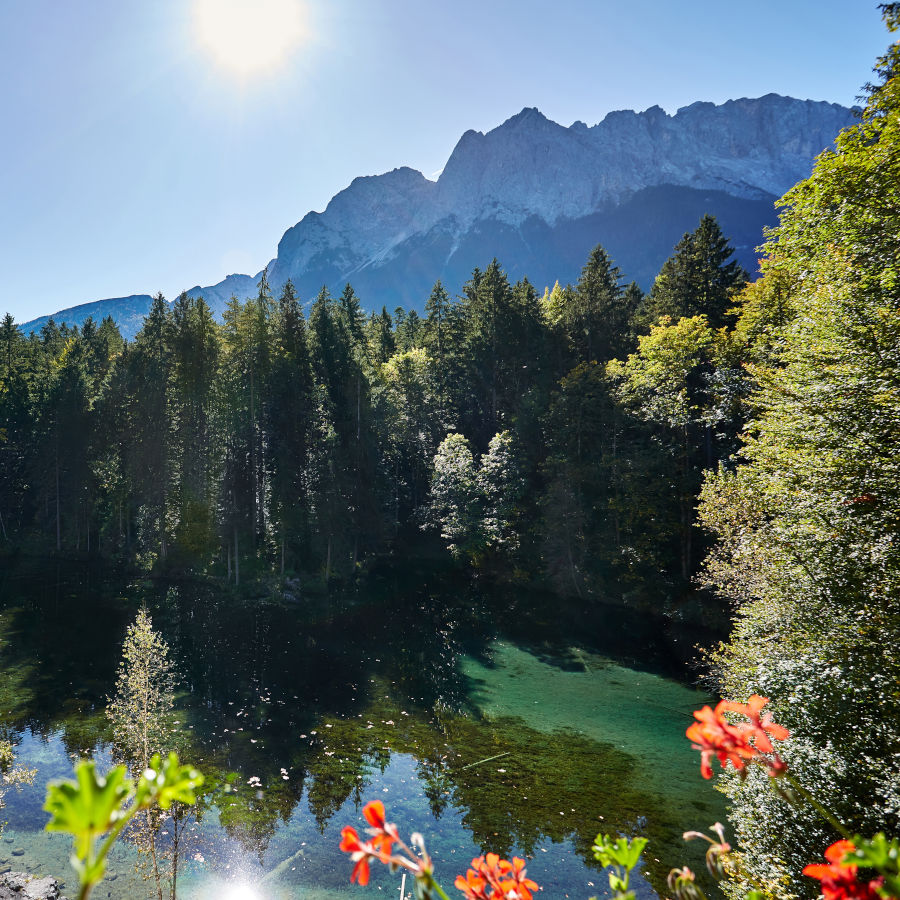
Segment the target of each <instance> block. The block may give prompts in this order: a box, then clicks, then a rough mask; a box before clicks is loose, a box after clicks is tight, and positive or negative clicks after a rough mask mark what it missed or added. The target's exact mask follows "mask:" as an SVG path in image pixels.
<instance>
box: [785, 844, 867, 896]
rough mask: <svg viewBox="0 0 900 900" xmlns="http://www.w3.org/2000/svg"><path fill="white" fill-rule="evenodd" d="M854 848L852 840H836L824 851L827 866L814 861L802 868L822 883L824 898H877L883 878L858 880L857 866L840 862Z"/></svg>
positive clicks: (806, 873)
mask: <svg viewBox="0 0 900 900" xmlns="http://www.w3.org/2000/svg"><path fill="white" fill-rule="evenodd" d="M855 849H856V847H855V846H854V845H853V842H852V841H836V842H835V843H833V844H832V845H831V846H830V847H829V848H828V849H827V850H826V851H825V859H827V860H828V865H827V866H826V865H823V864H822V863H814V864H812V865H808V866H806V868H804V870H803V874H804V875H808V876H809V877H810V878H815V879H817V880H818V881H820V882H821V883H822V896H823V897H824V898H825V900H879V894H878V888H879V887H881V885H882V883H883V882H884V879H883V878H873V879H872V880H871V881H860V880H859V879H858V878H857V877H856V872H857V866H855V865H854V864H853V863H844V862H842V860H843V859H844V857H845V856H846V855H847V854H848V853H852V852H853V851H854V850H855Z"/></svg>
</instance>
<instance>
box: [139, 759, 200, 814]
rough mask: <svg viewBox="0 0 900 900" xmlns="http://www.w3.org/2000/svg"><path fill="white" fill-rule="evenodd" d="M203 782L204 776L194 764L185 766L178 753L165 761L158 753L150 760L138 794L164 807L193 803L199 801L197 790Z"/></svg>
mask: <svg viewBox="0 0 900 900" xmlns="http://www.w3.org/2000/svg"><path fill="white" fill-rule="evenodd" d="M202 784H203V776H202V775H201V774H200V773H199V772H198V771H197V770H196V769H195V768H194V767H193V766H183V765H181V764H180V763H179V761H178V755H177V754H176V753H170V754H169V755H168V757H167V758H166V760H165V761H163V760H162V759H161V758H160V755H159V754H158V753H157V754H156V755H155V756H154V757H153V759H152V760H150V768H149V769H146V770H145V772H144V774H143V775H142V776H141V778H140V781H139V782H138V789H137V795H138V798H140V799H141V800H142V801H143V800H144V797H146V798H148V800H151V801H155V802H156V803H157V804H158V805H159V806H160V807H161V808H162V809H168V808H169V807H170V806H171V805H172V804H173V803H185V804H187V805H192V804H194V803H196V802H197V797H196V794H195V790H196V789H197V788H199V787H200V786H201V785H202Z"/></svg>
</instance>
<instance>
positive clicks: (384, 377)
mask: <svg viewBox="0 0 900 900" xmlns="http://www.w3.org/2000/svg"><path fill="white" fill-rule="evenodd" d="M730 256H731V248H730V247H729V246H728V244H727V241H726V239H725V238H724V237H723V235H722V234H721V233H720V231H719V228H718V226H717V224H716V222H715V221H714V220H713V219H711V218H709V217H707V218H705V219H704V220H703V221H702V222H701V223H700V225H699V227H698V228H697V230H696V231H695V232H693V233H692V234H687V235H685V236H684V239H683V240H682V241H681V243H680V244H679V245H678V246H677V247H676V248H675V251H674V254H673V256H672V258H671V259H670V260H669V261H668V262H667V263H666V265H665V267H664V268H663V270H662V272H661V273H660V276H659V278H658V279H657V282H656V284H655V286H654V288H653V290H652V291H651V292H650V293H649V294H648V295H647V296H643V295H642V292H641V291H640V289H639V288H638V287H637V286H636V285H635V284H633V283H632V284H625V280H624V278H623V275H622V273H620V272H619V271H618V269H617V268H616V267H615V264H614V262H613V261H612V260H611V259H610V258H609V257H608V255H607V254H606V253H605V252H604V250H603V248H602V247H599V246H598V247H597V248H596V249H595V250H594V251H593V252H592V253H591V255H590V258H589V259H588V260H587V261H586V263H585V266H584V269H583V271H582V274H581V278H580V279H579V281H578V283H577V284H575V285H566V286H560V285H559V284H557V285H555V286H554V287H553V289H552V290H545V291H544V294H543V296H541V294H540V293H539V292H538V291H537V290H536V289H535V287H534V286H533V285H532V284H531V283H529V281H528V280H527V279H523V280H521V281H520V282H518V283H517V284H510V283H509V280H508V278H507V276H506V274H505V273H504V271H503V269H502V268H501V266H500V264H499V263H498V262H497V261H496V260H494V261H493V262H490V263H489V264H488V265H487V266H486V267H485V268H484V270H483V271H481V270H476V271H475V272H473V273H472V277H471V279H470V280H469V281H468V282H467V283H466V284H465V285H463V286H462V290H461V295H460V296H459V297H457V298H452V297H451V296H450V293H449V292H448V290H447V288H445V286H443V285H442V284H440V283H437V284H435V286H434V290H433V291H432V292H431V295H430V297H428V298H427V302H426V304H425V308H426V311H427V314H426V315H425V316H424V317H420V316H419V315H418V314H417V313H416V312H415V311H411V312H407V311H405V310H403V309H400V308H398V309H396V310H395V311H394V312H393V313H391V312H389V311H388V310H386V309H383V310H382V311H381V312H380V313H378V314H371V315H368V316H367V315H365V314H364V312H363V310H362V303H361V298H359V297H357V295H356V294H355V292H354V290H353V288H352V286H351V285H349V284H348V285H347V286H346V288H345V289H344V291H343V292H342V294H341V295H340V296H339V297H332V296H330V295H329V293H328V292H327V291H326V290H324V289H323V290H322V292H321V293H320V294H319V295H318V296H317V297H316V298H315V299H314V300H312V302H311V303H309V304H304V303H303V301H302V300H301V298H299V297H297V296H296V294H295V292H294V290H293V287H292V285H291V284H290V283H288V284H287V285H285V287H284V289H283V290H282V291H281V292H280V293H279V295H278V296H277V297H276V296H273V295H272V293H271V292H270V290H269V286H268V284H267V281H266V278H265V275H264V276H263V278H262V279H261V281H260V283H259V286H258V294H257V296H256V297H254V298H251V299H247V300H245V301H243V302H242V301H239V300H237V299H234V300H233V301H232V303H231V304H230V306H229V307H228V309H227V311H226V314H225V316H224V322H222V323H221V324H218V323H216V322H215V321H214V320H213V318H212V316H211V314H210V310H209V308H208V307H207V305H206V303H204V301H203V300H202V299H199V298H198V299H192V298H188V297H187V296H181V297H179V298H178V299H177V300H176V301H175V302H174V304H168V303H167V302H166V301H165V300H164V299H163V297H161V296H159V297H157V299H156V302H155V304H154V306H153V309H152V311H151V312H150V314H149V316H148V317H147V319H146V320H145V322H144V326H143V328H142V330H141V331H140V333H139V334H138V335H137V337H136V339H135V340H134V342H132V343H126V342H125V341H123V340H122V338H121V336H120V335H119V332H118V331H117V329H116V326H115V324H114V323H113V322H112V320H110V319H106V320H104V321H102V322H100V323H94V322H92V321H88V322H87V323H86V324H85V325H84V326H83V327H82V328H81V329H78V328H67V327H65V326H63V327H58V326H56V325H55V324H54V323H52V322H51V323H49V324H47V325H46V326H45V327H44V328H43V329H42V330H41V332H40V333H38V334H32V335H30V336H27V337H26V336H25V335H23V334H22V333H20V331H19V330H18V329H17V328H16V325H15V323H14V322H13V321H12V319H11V318H10V317H8V316H7V317H6V319H5V320H4V321H3V323H2V331H0V342H2V350H3V358H2V370H0V377H2V385H3V393H2V395H0V398H2V399H0V404H2V405H0V416H2V422H3V431H2V434H3V442H2V444H0V453H2V455H3V466H2V475H0V480H2V483H0V514H2V517H3V518H2V522H3V530H2V539H3V542H4V544H5V546H6V547H7V548H11V547H18V548H25V549H28V550H30V551H36V552H46V551H50V552H58V553H64V554H76V555H80V556H85V555H98V556H101V557H105V558H111V559H116V560H120V561H123V562H127V563H129V564H133V565H138V566H141V567H144V568H147V569H152V570H154V571H156V572H159V573H163V572H165V573H170V574H172V573H185V572H195V573H211V574H214V575H217V576H219V577H223V576H224V577H225V578H228V579H229V580H231V581H233V582H234V583H235V584H238V583H239V582H240V580H241V579H242V578H243V579H245V580H246V579H247V578H248V576H250V575H251V574H253V575H257V576H261V575H264V574H277V575H282V574H288V575H297V574H299V575H301V576H302V577H304V578H320V579H324V580H325V581H329V580H331V579H347V578H351V577H352V576H353V575H354V573H356V572H357V571H358V570H359V568H360V567H361V566H364V565H365V564H366V561H367V560H370V559H371V558H373V557H375V556H377V555H380V554H385V553H391V552H394V553H400V554H407V553H409V552H413V553H415V552H417V551H416V548H421V549H422V552H432V551H431V550H429V549H427V547H428V545H429V543H431V544H433V543H434V538H437V537H439V538H440V539H441V540H442V541H443V542H444V544H445V545H446V547H447V549H448V550H449V552H450V553H451V554H452V556H453V557H455V558H456V559H458V560H460V561H462V562H464V563H465V564H468V565H471V566H473V567H474V568H476V569H479V570H484V571H490V572H491V573H493V574H495V575H496V576H499V577H503V578H515V579H525V580H537V581H549V582H550V583H551V584H552V585H553V586H554V587H555V588H556V589H557V590H559V591H562V592H571V593H574V594H576V595H579V596H585V597H587V596H590V595H592V594H600V595H610V594H613V595H617V594H619V593H620V592H621V591H623V590H627V585H628V584H629V583H633V584H638V583H644V582H645V581H646V580H647V578H648V577H651V576H652V578H653V579H654V581H660V580H661V581H662V582H663V583H665V584H667V585H669V587H670V588H671V590H672V591H674V592H678V591H682V590H684V589H686V588H687V587H688V586H689V584H690V579H691V577H692V575H693V574H695V572H696V567H697V564H698V561H699V560H700V559H701V558H702V539H701V538H700V536H699V532H698V531H697V527H696V521H695V513H694V507H695V505H696V498H697V494H698V492H699V489H700V484H701V481H702V474H703V472H704V470H708V469H712V468H714V467H715V466H716V465H717V464H718V463H719V462H720V461H722V460H724V459H726V458H727V457H728V456H729V455H730V454H731V453H732V452H733V450H734V449H735V437H736V435H737V433H738V432H739V431H740V428H741V424H742V422H743V419H744V416H745V415H746V411H747V403H746V398H747V397H748V396H749V395H750V394H751V393H752V385H753V379H752V377H751V376H749V375H748V374H747V373H746V372H745V371H744V370H743V369H742V368H741V362H742V361H744V360H745V359H747V358H748V354H750V353H752V352H755V348H756V346H757V344H758V339H756V337H755V336H753V337H751V336H749V333H748V329H747V328H746V327H744V324H743V323H744V321H745V319H746V316H745V314H744V311H743V306H744V305H745V299H744V297H745V295H743V294H742V293H741V290H742V288H743V286H744V284H745V282H746V280H747V276H746V274H745V273H744V272H743V271H742V270H741V269H740V268H739V267H738V266H737V265H736V264H734V263H732V262H729V257H730ZM758 294H759V289H757V291H756V293H752V294H747V295H746V297H751V298H752V299H753V302H752V303H751V304H750V306H752V308H753V309H754V310H755V309H756V307H757V306H758V301H757V295H758ZM429 532H430V533H431V535H432V541H431V542H429V540H428V533H429Z"/></svg>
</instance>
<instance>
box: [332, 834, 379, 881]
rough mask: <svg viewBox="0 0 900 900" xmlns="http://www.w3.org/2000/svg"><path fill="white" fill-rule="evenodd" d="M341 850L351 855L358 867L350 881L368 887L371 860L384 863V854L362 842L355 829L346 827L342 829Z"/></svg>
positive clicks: (355, 868)
mask: <svg viewBox="0 0 900 900" xmlns="http://www.w3.org/2000/svg"><path fill="white" fill-rule="evenodd" d="M341 850H343V851H344V852H345V853H349V854H350V859H352V860H353V862H354V863H356V865H355V866H354V867H353V872H352V874H351V875H350V881H356V882H358V883H359V884H362V885H366V884H368V883H369V860H370V859H379V860H381V861H382V862H384V861H385V860H383V859H382V854H381V853H379V851H378V850H376V849H375V847H374V846H373V845H372V844H370V843H368V842H367V841H361V840H360V839H359V835H358V834H357V832H356V829H355V828H352V827H351V826H349V825H345V826H344V827H343V828H342V829H341Z"/></svg>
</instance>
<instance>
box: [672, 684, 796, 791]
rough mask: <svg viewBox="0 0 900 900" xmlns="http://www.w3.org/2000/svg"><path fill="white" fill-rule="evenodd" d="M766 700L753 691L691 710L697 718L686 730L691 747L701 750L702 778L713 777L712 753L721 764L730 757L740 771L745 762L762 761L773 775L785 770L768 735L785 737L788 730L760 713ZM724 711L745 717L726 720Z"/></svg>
mask: <svg viewBox="0 0 900 900" xmlns="http://www.w3.org/2000/svg"><path fill="white" fill-rule="evenodd" d="M768 702H769V700H768V698H767V697H760V696H759V695H758V694H754V695H753V696H752V697H750V699H749V700H748V701H747V703H731V702H728V701H726V700H721V701H719V703H718V704H716V708H715V709H714V710H713V709H710V707H708V706H704V707H703V708H702V709H698V710H696V711H695V712H694V718H695V719H696V720H697V721H696V722H694V723H693V725H690V726H689V727H688V729H687V731H686V732H685V734H686V735H687V737H688V739H689V740H690V741H692V742H693V747H694V749H695V750H699V751H700V754H701V759H700V773H701V774H702V775H703V777H704V778H712V766H711V765H710V762H711V760H712V758H713V756H716V757H718V759H719V762H720V763H721V764H722V767H723V768H724V767H725V763H727V762H729V761H730V762H731V764H732V765H733V766H734V767H735V769H737V770H738V771H743V770H744V769H745V768H746V766H747V763H748V762H759V763H762V764H763V765H764V766H766V768H767V770H768V772H769V775H771V776H772V777H776V776H778V775H780V774H781V773H782V772H784V771H785V770H786V768H787V766H786V764H785V762H784V760H782V759H781V757H780V756H779V755H778V754H777V753H776V752H775V748H774V747H773V746H772V741H771V738H775V739H776V740H784V739H785V738H786V737H788V736H789V734H790V732H789V731H788V730H787V729H786V728H784V727H782V726H781V725H777V724H776V723H775V722H773V721H772V716H771V715H770V714H769V713H766V715H765V716H761V715H760V713H761V711H762V708H763V707H764V706H765V705H766V704H767V703H768ZM726 712H732V713H738V714H739V715H742V716H746V717H747V719H748V721H747V722H742V723H740V724H737V725H732V724H731V723H729V722H727V721H726V720H725V716H724V713H726ZM764 754H768V755H764Z"/></svg>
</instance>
